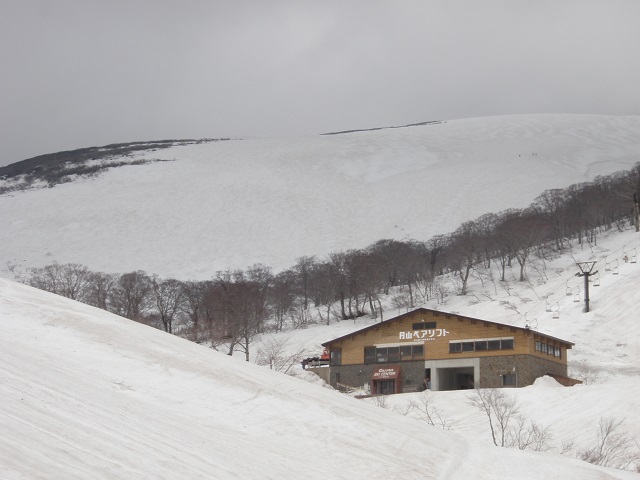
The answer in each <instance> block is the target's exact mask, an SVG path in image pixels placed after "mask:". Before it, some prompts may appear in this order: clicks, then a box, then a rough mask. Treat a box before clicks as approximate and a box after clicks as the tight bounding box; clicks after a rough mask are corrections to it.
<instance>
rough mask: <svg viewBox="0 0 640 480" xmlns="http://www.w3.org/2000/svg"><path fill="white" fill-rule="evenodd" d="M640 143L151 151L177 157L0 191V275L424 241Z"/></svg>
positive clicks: (465, 126)
mask: <svg viewBox="0 0 640 480" xmlns="http://www.w3.org/2000/svg"><path fill="white" fill-rule="evenodd" d="M639 139H640V116H627V117H614V116H599V115H560V114H539V115H513V116H503V117H486V118H473V119H465V120H453V121H446V122H443V123H438V124H431V125H423V126H413V127H405V128H390V129H384V130H376V131H364V132H354V133H348V134H341V135H325V136H320V135H319V136H308V137H296V138H249V139H238V140H230V141H223V142H214V143H208V144H200V145H189V146H179V147H173V148H170V149H166V150H157V151H146V152H142V153H139V154H136V155H135V156H133V157H129V158H128V160H134V159H163V160H172V161H168V162H157V163H151V164H146V165H137V166H133V165H132V166H124V167H119V168H114V169H111V170H109V171H107V172H106V173H103V174H102V175H100V176H99V177H98V178H93V179H80V180H76V181H74V182H71V183H67V184H63V185H57V186H55V187H53V188H44V189H39V190H32V191H26V192H17V193H13V194H10V195H4V196H0V218H1V219H2V224H3V228H2V229H0V244H1V245H2V246H3V248H2V253H1V254H0V275H3V276H5V277H11V274H10V272H9V271H8V266H11V268H14V266H16V270H15V271H20V270H23V269H25V268H28V267H39V266H43V265H46V264H49V263H52V262H53V261H58V262H60V263H68V262H75V263H80V264H84V265H86V266H88V267H90V268H91V269H92V270H94V271H104V272H109V273H124V272H127V271H132V270H138V269H141V270H145V271H147V272H148V273H156V274H158V275H160V276H162V277H175V278H179V279H192V280H194V279H209V278H211V277H212V276H213V275H214V274H215V272H216V271H218V270H225V269H227V268H244V267H247V266H249V265H252V264H254V263H263V264H265V265H267V266H270V267H272V268H274V270H276V271H279V270H281V269H285V268H288V267H291V266H292V265H293V264H294V263H295V261H296V259H297V258H298V257H300V256H303V255H317V256H318V257H320V258H322V257H323V256H324V255H326V254H329V253H332V252H337V251H343V250H348V249H350V248H363V247H366V246H367V245H370V244H371V243H373V242H375V241H377V240H380V239H387V238H393V239H401V240H404V239H416V240H423V241H424V240H428V239H429V238H430V237H432V236H433V235H436V234H446V233H449V232H451V231H453V230H455V228H457V227H458V226H459V225H460V224H461V223H462V222H463V221H466V220H471V219H474V218H477V217H478V216H480V215H482V214H485V213H489V212H498V211H501V210H503V209H505V208H522V207H526V206H528V205H529V204H530V203H531V202H532V201H533V200H534V198H535V197H536V196H537V195H539V194H540V193H542V192H543V191H544V190H546V189H549V188H562V187H566V186H568V185H570V184H574V183H578V182H583V181H588V180H592V179H593V178H594V177H596V176H597V175H604V174H610V173H612V172H615V171H619V170H625V169H628V168H629V167H631V166H632V165H633V164H635V163H636V162H638V161H639V160H640V141H639ZM115 160H117V159H114V161H115Z"/></svg>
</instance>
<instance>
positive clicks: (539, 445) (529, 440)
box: [506, 415, 553, 452]
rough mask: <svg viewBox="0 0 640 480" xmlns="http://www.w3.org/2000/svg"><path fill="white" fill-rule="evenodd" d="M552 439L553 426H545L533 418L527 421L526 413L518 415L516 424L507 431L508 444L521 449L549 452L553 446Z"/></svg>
mask: <svg viewBox="0 0 640 480" xmlns="http://www.w3.org/2000/svg"><path fill="white" fill-rule="evenodd" d="M552 439H553V434H552V432H551V427H548V426H547V427H545V426H543V425H540V424H538V423H536V422H534V421H533V420H529V421H528V422H527V419H526V418H525V417H524V415H516V417H515V425H513V426H512V427H511V428H510V429H509V431H508V432H507V445H506V446H508V447H512V448H517V449H519V450H533V451H536V452H547V451H549V450H551V448H552V446H551V440H552Z"/></svg>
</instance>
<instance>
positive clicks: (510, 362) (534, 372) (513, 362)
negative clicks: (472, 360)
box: [479, 355, 567, 388]
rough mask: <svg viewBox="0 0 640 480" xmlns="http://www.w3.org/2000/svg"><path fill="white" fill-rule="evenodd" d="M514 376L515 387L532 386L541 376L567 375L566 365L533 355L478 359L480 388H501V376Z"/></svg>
mask: <svg viewBox="0 0 640 480" xmlns="http://www.w3.org/2000/svg"><path fill="white" fill-rule="evenodd" d="M507 374H515V375H516V385H514V386H515V387H526V386H528V385H532V384H533V382H534V381H535V380H536V378H538V377H542V376H543V375H547V374H553V375H563V376H566V375H567V367H566V365H562V364H560V363H556V362H551V361H549V360H545V359H543V358H539V357H536V356H533V355H513V356H506V357H484V358H481V359H480V384H479V387H480V388H498V387H502V376H503V375H507Z"/></svg>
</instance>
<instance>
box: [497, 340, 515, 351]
mask: <svg viewBox="0 0 640 480" xmlns="http://www.w3.org/2000/svg"><path fill="white" fill-rule="evenodd" d="M511 349H513V338H510V339H509V340H500V350H511Z"/></svg>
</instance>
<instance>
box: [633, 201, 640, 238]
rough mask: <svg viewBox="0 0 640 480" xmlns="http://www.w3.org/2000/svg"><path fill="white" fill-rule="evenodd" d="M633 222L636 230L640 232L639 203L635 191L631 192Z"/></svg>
mask: <svg viewBox="0 0 640 480" xmlns="http://www.w3.org/2000/svg"><path fill="white" fill-rule="evenodd" d="M633 223H634V225H635V226H636V232H640V203H639V202H638V194H637V193H634V194H633Z"/></svg>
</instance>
